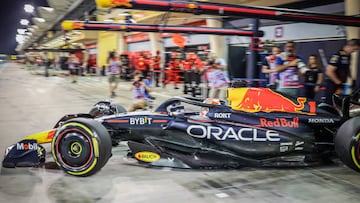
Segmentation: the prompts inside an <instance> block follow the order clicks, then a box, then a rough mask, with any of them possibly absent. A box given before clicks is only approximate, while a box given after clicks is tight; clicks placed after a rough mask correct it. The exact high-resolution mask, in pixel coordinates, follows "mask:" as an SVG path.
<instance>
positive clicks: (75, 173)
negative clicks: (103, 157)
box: [66, 158, 97, 176]
mask: <svg viewBox="0 0 360 203" xmlns="http://www.w3.org/2000/svg"><path fill="white" fill-rule="evenodd" d="M96 163H97V158H95V159H94V161H93V162H92V164H91V166H90V167H89V168H88V169H86V170H85V171H80V172H74V171H66V172H67V173H69V174H71V175H77V176H79V175H84V174H86V173H88V172H90V171H91V170H92V169H93V168H94V167H95V166H96Z"/></svg>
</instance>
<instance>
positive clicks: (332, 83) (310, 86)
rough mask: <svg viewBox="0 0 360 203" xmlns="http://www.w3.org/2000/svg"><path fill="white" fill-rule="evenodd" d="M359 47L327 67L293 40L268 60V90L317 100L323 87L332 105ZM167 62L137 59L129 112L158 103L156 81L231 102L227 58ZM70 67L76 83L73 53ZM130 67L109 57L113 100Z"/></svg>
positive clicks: (350, 44) (353, 45) (179, 57)
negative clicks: (301, 52) (202, 90)
mask: <svg viewBox="0 0 360 203" xmlns="http://www.w3.org/2000/svg"><path fill="white" fill-rule="evenodd" d="M359 46H360V42H359V40H358V39H352V40H348V41H347V42H346V44H345V45H344V46H343V48H342V49H341V50H339V51H338V52H336V53H334V54H333V55H332V56H331V58H330V61H329V62H328V65H327V66H326V67H325V68H323V67H322V65H321V63H320V58H319V56H318V55H316V54H312V55H310V56H309V58H308V59H307V61H305V60H304V59H303V58H302V57H300V56H299V55H298V54H297V53H296V43H295V42H293V41H288V42H287V43H286V44H285V46H284V51H283V52H282V51H281V48H280V47H279V46H273V47H272V50H271V54H270V55H268V56H265V57H264V58H263V61H262V64H263V65H262V73H264V74H266V75H267V86H268V87H269V88H272V89H274V90H276V91H278V92H281V93H284V94H287V95H290V96H293V97H299V96H301V97H307V98H310V99H315V98H316V94H317V93H318V92H319V91H320V90H321V89H322V90H325V91H324V92H326V93H325V95H323V97H324V98H325V99H324V101H325V102H327V103H329V104H332V94H334V93H341V91H342V90H343V88H344V84H345V83H346V82H347V80H348V78H352V76H351V71H350V61H351V53H353V52H355V51H357V50H359ZM164 61H165V62H164ZM164 61H163V60H162V57H161V54H160V51H156V54H155V55H154V56H151V54H149V53H148V52H147V53H146V52H144V53H140V54H139V55H138V56H137V57H136V58H135V59H134V60H133V61H132V66H133V67H132V69H133V70H134V71H133V72H131V78H132V86H131V90H130V91H131V92H132V94H133V99H134V104H133V106H132V107H131V108H130V109H129V111H134V110H136V109H146V108H147V107H149V106H150V105H151V101H152V100H153V99H154V97H153V96H151V90H152V82H154V83H155V85H154V86H155V87H160V86H161V85H162V86H163V87H164V88H165V87H166V86H167V85H169V84H170V83H173V87H174V89H179V85H180V78H181V80H182V81H181V82H182V83H183V88H184V93H185V94H186V93H187V92H188V91H189V88H190V89H191V88H192V87H193V85H194V86H195V87H198V86H199V85H200V83H201V82H203V83H205V84H206V86H207V89H208V90H209V91H206V92H205V95H202V96H205V97H210V98H216V99H221V100H223V101H226V92H227V91H226V90H227V88H228V87H229V83H230V80H229V77H228V75H227V73H228V71H227V63H226V61H225V60H224V59H223V58H219V57H217V56H216V55H214V54H212V53H209V54H208V56H207V58H206V60H201V59H200V57H199V56H198V55H196V54H195V53H188V54H181V53H176V52H173V53H171V55H170V56H169V57H168V59H167V60H164ZM67 63H68V68H69V70H70V75H71V78H72V82H73V83H76V81H77V75H78V74H79V73H78V70H79V66H81V64H80V62H79V59H78V58H77V57H76V55H75V54H71V55H70V56H69V58H68V61H67ZM124 65H126V66H127V68H128V67H129V64H128V62H124V60H121V57H120V55H119V54H117V53H116V52H110V53H109V57H108V59H107V68H106V69H107V74H106V75H108V81H109V95H110V97H111V98H114V97H116V96H117V94H116V90H117V87H118V85H119V82H120V78H121V73H122V72H123V70H122V69H123V66H124ZM352 79H354V78H352ZM203 94H204V93H203Z"/></svg>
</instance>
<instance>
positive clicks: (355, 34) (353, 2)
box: [345, 0, 360, 85]
mask: <svg viewBox="0 0 360 203" xmlns="http://www.w3.org/2000/svg"><path fill="white" fill-rule="evenodd" d="M345 15H349V16H352V15H360V1H359V0H345ZM346 33H347V36H346V37H347V39H354V38H355V39H359V38H360V28H359V27H346ZM351 59H352V60H351V74H352V76H353V78H355V76H356V75H358V77H357V78H355V79H356V81H357V83H360V82H359V81H360V74H358V71H360V70H358V67H359V54H358V53H353V54H352V56H351ZM358 85H360V84H358Z"/></svg>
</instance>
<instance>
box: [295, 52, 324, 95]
mask: <svg viewBox="0 0 360 203" xmlns="http://www.w3.org/2000/svg"><path fill="white" fill-rule="evenodd" d="M308 68H309V70H308V71H306V72H305V73H304V74H303V82H304V88H303V91H301V94H300V96H304V97H306V98H309V99H315V96H316V93H317V92H319V90H320V85H321V84H322V82H323V69H322V68H321V64H320V61H319V58H318V57H317V56H316V55H315V54H312V55H310V56H309V61H308Z"/></svg>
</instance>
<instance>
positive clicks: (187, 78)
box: [182, 54, 200, 95]
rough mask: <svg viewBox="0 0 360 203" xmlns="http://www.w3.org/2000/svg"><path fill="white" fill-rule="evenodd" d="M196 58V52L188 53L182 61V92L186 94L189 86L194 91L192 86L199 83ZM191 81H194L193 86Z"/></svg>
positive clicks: (198, 68)
mask: <svg viewBox="0 0 360 203" xmlns="http://www.w3.org/2000/svg"><path fill="white" fill-rule="evenodd" d="M197 59H198V57H197V55H196V54H189V55H188V56H187V59H186V60H184V61H183V63H182V67H183V70H184V94H187V92H188V90H189V88H190V87H191V88H192V89H191V91H195V89H194V88H197V87H198V86H199V85H200V67H199V65H200V64H198V63H199V60H197ZM193 83H195V86H193ZM193 95H194V94H193Z"/></svg>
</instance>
